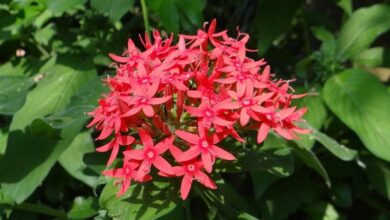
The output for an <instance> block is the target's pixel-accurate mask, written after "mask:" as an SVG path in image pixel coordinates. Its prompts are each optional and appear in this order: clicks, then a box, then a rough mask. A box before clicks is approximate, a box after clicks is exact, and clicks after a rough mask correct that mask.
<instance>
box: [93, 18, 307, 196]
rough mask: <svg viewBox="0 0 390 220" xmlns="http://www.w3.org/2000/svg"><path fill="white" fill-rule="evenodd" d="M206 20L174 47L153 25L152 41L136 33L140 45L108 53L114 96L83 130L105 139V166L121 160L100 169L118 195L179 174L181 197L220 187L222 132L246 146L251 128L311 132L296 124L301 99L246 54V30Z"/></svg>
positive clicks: (225, 154)
mask: <svg viewBox="0 0 390 220" xmlns="http://www.w3.org/2000/svg"><path fill="white" fill-rule="evenodd" d="M206 26H207V25H206V24H205V26H204V28H203V30H198V32H197V35H194V36H192V35H183V34H180V35H179V36H178V43H176V44H174V43H173V35H171V36H170V37H169V38H167V39H163V38H162V37H161V35H160V33H159V32H158V31H156V30H155V31H153V41H150V40H149V38H148V37H147V36H145V38H144V39H142V38H141V37H140V39H141V42H142V44H143V46H144V48H145V49H144V50H141V49H139V48H137V47H136V46H135V44H134V42H133V41H132V40H131V39H129V41H128V45H127V50H126V51H125V52H124V53H123V54H122V55H121V56H118V55H114V54H109V56H110V57H111V58H112V59H113V60H114V61H116V75H115V76H112V77H108V78H107V79H106V80H105V83H106V84H107V86H108V87H109V88H110V92H109V93H108V94H106V95H104V97H103V98H102V99H100V100H99V106H98V107H97V108H96V109H95V110H94V111H93V112H91V113H90V115H91V116H92V117H93V120H92V121H91V122H90V123H89V125H88V127H92V126H95V127H96V129H97V130H99V131H100V135H99V136H98V137H97V138H96V139H97V140H109V141H108V143H107V144H105V145H104V146H101V147H98V148H97V149H96V150H97V151H98V152H110V157H109V160H108V162H107V167H111V165H112V163H113V162H114V160H115V159H117V158H118V155H119V157H120V159H121V162H120V165H121V167H120V168H114V169H110V168H109V169H108V170H106V171H104V172H103V174H104V175H106V176H109V177H113V178H116V179H117V181H116V183H117V184H118V185H120V190H119V193H118V195H122V194H124V193H125V192H126V190H127V189H128V188H129V186H130V184H131V182H132V181H135V182H141V183H142V182H146V181H151V180H152V179H153V174H154V175H159V176H161V177H166V178H182V182H181V197H182V198H183V199H186V198H187V196H188V194H189V191H190V189H191V185H192V182H193V181H194V180H196V181H197V182H199V183H200V184H202V185H204V186H205V187H208V188H211V189H215V188H216V187H217V186H216V184H215V183H214V182H213V180H212V179H211V178H210V174H211V173H212V172H213V166H214V165H215V163H216V161H218V160H229V161H231V160H235V159H236V157H235V156H234V152H229V149H227V148H226V147H223V146H222V145H220V143H221V142H222V141H223V140H225V139H226V138H234V139H236V140H237V141H239V142H244V141H245V140H244V139H243V138H242V137H241V136H240V135H242V131H243V130H245V131H248V130H255V131H257V143H258V144H261V143H262V142H263V141H264V139H265V138H266V137H267V135H268V133H269V132H270V131H271V130H273V131H274V132H275V133H277V134H279V135H280V136H282V137H283V138H285V139H287V140H292V139H298V137H297V134H305V133H308V132H309V130H306V129H303V128H300V127H298V126H296V125H295V123H296V122H297V121H299V120H301V117H302V115H303V114H304V113H305V112H306V109H305V108H302V109H296V107H294V106H291V101H292V100H293V99H297V98H301V97H303V96H304V95H293V94H292V93H291V91H292V88H291V87H290V85H289V82H290V81H285V80H276V79H274V78H273V74H271V70H270V67H269V66H268V65H267V64H266V62H265V60H264V59H261V60H253V59H250V58H248V57H247V52H252V50H249V49H247V48H246V43H247V42H248V40H249V35H248V34H245V33H240V32H239V33H238V36H237V37H236V38H231V37H229V36H228V34H227V31H226V30H225V31H222V32H215V28H216V21H215V20H214V21H212V22H211V24H210V25H209V26H208V28H206ZM153 170H155V171H157V172H151V171H153Z"/></svg>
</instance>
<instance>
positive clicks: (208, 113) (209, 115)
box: [204, 110, 213, 117]
mask: <svg viewBox="0 0 390 220" xmlns="http://www.w3.org/2000/svg"><path fill="white" fill-rule="evenodd" d="M204 114H205V115H206V117H211V116H212V115H213V113H212V112H211V111H210V110H206V111H205V112H204Z"/></svg>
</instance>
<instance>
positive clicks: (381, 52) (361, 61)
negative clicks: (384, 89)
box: [353, 47, 390, 67]
mask: <svg viewBox="0 0 390 220" xmlns="http://www.w3.org/2000/svg"><path fill="white" fill-rule="evenodd" d="M353 61H354V62H355V63H356V64H358V65H362V66H364V67H390V50H389V49H388V48H383V47H373V48H370V49H367V50H364V51H362V52H361V53H359V54H357V55H356V56H354V57H353Z"/></svg>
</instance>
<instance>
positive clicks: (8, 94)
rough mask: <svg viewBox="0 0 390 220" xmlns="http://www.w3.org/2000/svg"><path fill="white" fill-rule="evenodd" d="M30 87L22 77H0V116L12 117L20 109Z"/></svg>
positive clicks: (29, 81) (29, 82) (27, 80)
mask: <svg viewBox="0 0 390 220" xmlns="http://www.w3.org/2000/svg"><path fill="white" fill-rule="evenodd" d="M32 85H33V81H32V80H30V79H27V78H25V77H23V76H0V114H6V115H12V114H13V113H15V112H16V111H17V110H18V109H19V108H21V107H22V106H23V104H24V101H25V99H26V95H27V92H28V89H29V88H30V87H31V86H32Z"/></svg>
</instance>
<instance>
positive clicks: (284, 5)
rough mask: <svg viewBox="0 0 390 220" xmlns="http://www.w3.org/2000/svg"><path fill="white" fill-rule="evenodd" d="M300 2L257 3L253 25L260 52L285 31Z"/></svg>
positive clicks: (290, 0)
mask: <svg viewBox="0 0 390 220" xmlns="http://www.w3.org/2000/svg"><path fill="white" fill-rule="evenodd" d="M302 3H303V1H301V0H274V1H262V2H261V3H260V4H259V6H258V9H257V10H256V17H255V19H254V23H253V27H255V28H256V30H257V37H258V39H259V41H258V43H257V47H258V49H259V52H260V53H261V54H264V53H265V52H267V50H268V48H269V47H270V46H271V45H272V42H273V41H274V40H275V39H276V38H277V37H279V36H280V35H282V34H283V33H285V31H286V29H287V28H288V27H289V26H290V24H291V22H292V20H293V18H294V15H295V13H296V11H297V10H298V8H299V7H300V6H301V5H302ZM275 10H277V11H278V13H275Z"/></svg>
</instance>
